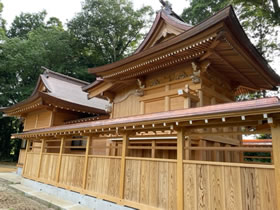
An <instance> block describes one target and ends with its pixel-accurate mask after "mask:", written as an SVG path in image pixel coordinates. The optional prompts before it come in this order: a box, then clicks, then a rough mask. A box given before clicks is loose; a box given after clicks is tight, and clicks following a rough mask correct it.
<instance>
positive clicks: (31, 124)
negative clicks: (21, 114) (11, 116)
mask: <svg viewBox="0 0 280 210" xmlns="http://www.w3.org/2000/svg"><path fill="white" fill-rule="evenodd" d="M36 119H37V114H36V113H29V114H28V115H27V116H26V118H25V123H24V131H27V130H31V129H34V128H35V127H36Z"/></svg>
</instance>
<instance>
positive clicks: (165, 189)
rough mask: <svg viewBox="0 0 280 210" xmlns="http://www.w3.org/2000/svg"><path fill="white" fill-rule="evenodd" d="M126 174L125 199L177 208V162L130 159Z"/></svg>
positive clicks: (173, 209)
mask: <svg viewBox="0 0 280 210" xmlns="http://www.w3.org/2000/svg"><path fill="white" fill-rule="evenodd" d="M125 176H126V177H125V193H124V198H125V200H129V201H133V202H137V203H141V204H145V205H148V206H153V207H158V208H161V209H172V210H175V209H177V206H176V205H177V200H176V163H172V162H164V161H148V160H131V159H129V160H126V173H125Z"/></svg>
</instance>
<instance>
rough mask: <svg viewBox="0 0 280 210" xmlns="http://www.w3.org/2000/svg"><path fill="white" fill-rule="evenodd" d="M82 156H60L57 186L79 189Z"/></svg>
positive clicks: (81, 177)
mask: <svg viewBox="0 0 280 210" xmlns="http://www.w3.org/2000/svg"><path fill="white" fill-rule="evenodd" d="M84 161H85V158H84V156H83V155H72V156H71V155H62V159H61V169H60V176H59V184H61V185H63V186H64V185H65V186H72V187H78V188H81V187H82V184H83V173H82V171H84V164H83V163H84Z"/></svg>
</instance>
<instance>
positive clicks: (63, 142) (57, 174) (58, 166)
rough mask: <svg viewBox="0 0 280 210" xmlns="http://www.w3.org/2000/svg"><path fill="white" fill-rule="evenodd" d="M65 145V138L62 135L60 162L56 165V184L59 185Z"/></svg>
mask: <svg viewBox="0 0 280 210" xmlns="http://www.w3.org/2000/svg"><path fill="white" fill-rule="evenodd" d="M64 145H65V138H64V137H62V138H61V142H60V150H59V156H58V162H57V165H56V176H55V182H56V185H58V182H59V175H60V168H61V159H62V153H63V150H64Z"/></svg>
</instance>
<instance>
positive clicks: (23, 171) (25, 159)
mask: <svg viewBox="0 0 280 210" xmlns="http://www.w3.org/2000/svg"><path fill="white" fill-rule="evenodd" d="M26 141H27V142H26V149H25V156H24V164H23V169H22V174H24V175H25V170H26V162H27V153H28V151H29V147H30V140H29V139H27V140H26Z"/></svg>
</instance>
